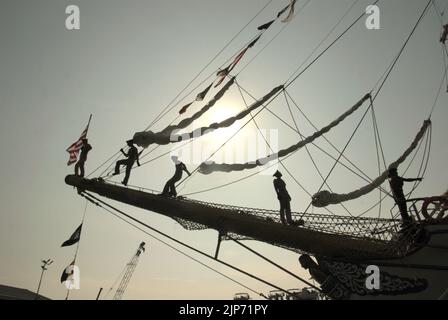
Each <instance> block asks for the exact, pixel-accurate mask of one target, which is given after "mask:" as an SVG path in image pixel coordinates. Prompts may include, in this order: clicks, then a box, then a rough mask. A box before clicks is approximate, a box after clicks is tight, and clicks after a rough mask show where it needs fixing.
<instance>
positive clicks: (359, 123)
mask: <svg viewBox="0 0 448 320" xmlns="http://www.w3.org/2000/svg"><path fill="white" fill-rule="evenodd" d="M431 3H432V0H429V1H428V3H427V4H426V6H425V8H424V9H423V11H422V13H421V14H420V17H419V18H418V20H417V23H416V24H415V25H414V27H413V28H412V30H411V33H410V34H409V36H408V37H407V39H406V41H405V42H404V44H403V46H402V47H401V49H400V51H399V53H398V55H397V57H396V58H395V60H394V62H393V63H392V66H391V68H390V69H389V71H388V72H387V74H386V76H385V78H384V79H383V81H382V83H381V85H380V87H379V88H378V91H376V93H375V95H374V96H373V97H372V98H371V104H370V107H369V108H368V109H367V110H366V112H365V113H364V115H363V116H362V118H361V120H360V121H359V122H358V125H357V126H356V127H355V130H354V131H353V133H352V135H351V136H350V138H349V140H348V141H347V143H346V145H345V147H344V149H343V150H342V152H341V155H340V156H339V158H338V160H337V161H336V162H335V163H334V165H333V166H332V168H331V169H330V171H329V173H328V175H327V177H326V180H328V178H329V177H330V176H331V174H332V173H333V171H334V169H335V168H336V166H337V164H338V162H339V160H340V158H341V157H342V154H343V153H344V152H345V150H346V149H347V147H348V146H349V145H350V143H351V141H352V139H353V137H354V136H355V134H356V132H357V131H358V129H359V127H360V126H361V123H362V122H363V120H364V118H365V116H366V115H367V112H368V111H369V109H370V108H371V107H372V105H373V102H374V101H375V99H376V98H377V97H378V95H379V93H380V92H381V89H382V88H383V86H384V84H385V83H386V81H387V79H388V78H389V76H390V74H391V73H392V70H393V69H394V67H395V65H396V64H397V62H398V60H399V59H400V57H401V55H402V53H403V51H404V49H405V48H406V46H407V44H408V43H409V40H410V39H411V37H412V35H413V34H414V32H415V30H416V29H417V27H418V25H419V24H420V22H421V21H422V19H423V17H424V16H425V14H426V12H427V10H428V8H429V6H430V5H431ZM323 186H324V183H322V185H321V186H320V188H319V190H318V191H317V193H316V194H319V193H321V190H322V188H323ZM312 204H313V200H311V201H310V203H309V205H308V207H307V208H306V210H305V211H304V212H307V211H308V209H309V208H310V206H311V205H312Z"/></svg>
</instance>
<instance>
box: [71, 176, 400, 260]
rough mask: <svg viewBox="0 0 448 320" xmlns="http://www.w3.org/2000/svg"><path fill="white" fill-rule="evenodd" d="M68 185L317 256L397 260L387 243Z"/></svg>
mask: <svg viewBox="0 0 448 320" xmlns="http://www.w3.org/2000/svg"><path fill="white" fill-rule="evenodd" d="M65 182H66V184H68V185H70V186H73V187H76V188H78V189H79V190H81V191H90V192H93V193H96V194H98V195H100V196H103V197H106V198H109V199H112V200H115V201H119V202H122V203H126V204H129V205H131V206H134V207H138V208H141V209H145V210H149V211H153V212H156V213H159V214H162V215H165V216H167V217H170V218H180V219H184V220H187V221H191V222H195V223H199V224H202V225H205V226H207V227H208V228H210V229H215V230H217V231H219V232H221V233H224V234H225V233H235V234H239V235H242V236H246V237H249V238H252V239H254V240H258V241H262V242H267V243H271V244H273V245H277V246H282V247H287V248H291V249H296V250H300V251H304V252H309V253H312V254H315V255H320V256H326V257H347V258H350V259H360V258H362V259H366V258H368V259H373V258H377V259H378V258H392V257H396V256H395V255H394V254H393V253H392V251H390V250H387V246H388V242H387V241H371V240H370V241H369V240H365V239H361V238H354V237H349V236H343V235H337V234H330V233H324V232H319V231H315V230H309V229H306V228H304V227H297V226H286V225H282V224H280V223H275V222H272V221H268V220H265V219H263V218H261V217H257V216H254V215H250V214H245V213H244V212H241V211H238V210H235V209H226V208H220V207H217V206H212V205H211V204H210V205H207V204H204V203H198V202H195V201H191V200H188V199H186V198H169V197H164V196H161V195H157V194H152V193H147V192H143V191H139V190H133V189H129V188H125V187H121V186H116V185H113V184H109V183H106V182H104V181H98V180H89V179H85V178H81V177H79V176H75V175H68V176H67V177H66V178H65Z"/></svg>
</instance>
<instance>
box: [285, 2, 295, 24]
mask: <svg viewBox="0 0 448 320" xmlns="http://www.w3.org/2000/svg"><path fill="white" fill-rule="evenodd" d="M296 1H297V0H291V3H290V4H289V13H288V15H287V16H286V18H285V19H283V20H282V22H289V21H291V20H292V18H293V17H294V6H295V4H296Z"/></svg>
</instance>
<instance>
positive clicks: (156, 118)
mask: <svg viewBox="0 0 448 320" xmlns="http://www.w3.org/2000/svg"><path fill="white" fill-rule="evenodd" d="M272 1H273V0H269V1H268V2H267V3H266V4H265V5H264V6H263V7H262V8H261V9H260V10H259V11H258V12H257V13H256V14H255V16H253V17H252V18H251V19H250V20H249V22H247V23H246V24H245V25H244V26H243V27H242V28H241V29H240V30H239V31H238V32H237V33H236V34H235V35H234V36H233V37H232V38H231V39H230V40H229V41H228V42H227V43H226V44H225V45H224V47H223V48H222V49H221V50H219V51H218V52H217V53H216V54H215V56H214V57H213V58H212V59H211V60H210V61H209V62H208V63H207V64H206V65H205V66H204V67H203V68H202V69H201V70H200V71H199V72H198V73H197V74H196V75H195V76H194V77H193V79H192V80H190V82H189V83H188V84H187V85H186V86H185V87H184V88H183V89H182V90H181V91H180V92H179V93H178V94H177V95H176V96H175V97H174V98H173V99H172V100H171V101H170V102H169V103H168V104H167V105H166V107H164V108H163V109H162V111H161V112H160V113H159V114H158V115H157V116H156V117H155V118H154V120H153V121H152V122H151V123H150V124H149V125H148V126H147V127H146V129H145V131H146V130H148V129H150V128H151V127H152V126H153V125H155V124H156V123H157V122H158V121H160V120H161V119H162V118H163V117H164V116H165V115H166V114H167V113H168V112H169V111H170V110H172V109H173V108H174V107H176V106H177V105H178V104H179V103H180V102H181V101H182V100H183V99H185V98H186V96H185V97H184V98H182V99H181V100H179V101H178V102H177V103H176V104H175V105H174V106H172V107H171V109H170V110H169V111H168V112H165V111H166V110H167V109H168V108H169V107H170V105H171V104H172V103H174V102H175V101H176V99H177V98H178V97H179V96H180V95H181V94H182V93H183V92H185V90H186V89H187V88H188V87H189V86H190V85H191V84H192V83H193V82H194V81H195V80H196V79H197V78H198V77H199V76H200V75H201V74H202V73H203V72H204V71H205V70H206V69H207V68H208V67H209V66H210V65H211V64H212V63H213V62H214V61H215V60H216V59H217V58H218V57H219V55H220V54H221V53H223V52H224V50H226V49H227V48H228V47H229V45H230V44H231V43H232V42H233V41H234V40H235V39H236V38H237V37H238V36H239V35H240V34H241V33H242V32H243V31H244V30H245V29H246V28H247V27H248V26H249V25H250V24H251V23H252V22H253V21H254V20H255V19H256V18H257V17H258V16H259V15H260V14H261V13H262V12H263V11H264V9H266V8H267V7H268V6H269V5H270V4H271V3H272ZM228 61H230V59H228V60H227V61H226V62H225V63H227V62H228ZM225 63H224V64H225ZM224 64H223V65H224ZM214 74H215V72H213V73H212V74H211V75H210V76H209V77H207V79H205V80H204V81H202V82H201V83H200V84H199V85H197V87H195V88H194V89H193V90H192V91H191V92H193V91H194V90H196V89H197V88H198V87H199V86H200V85H202V84H203V83H204V82H205V81H207V80H208V79H209V78H211V77H212V76H213V75H214ZM191 92H189V93H188V95H189V94H191ZM188 95H187V96H188ZM176 119H177V118H176ZM176 119H175V120H174V121H176ZM174 121H173V122H174ZM173 122H172V123H173ZM172 123H171V124H172ZM117 154H120V152H119V151H118V152H117V153H115V154H114V155H112V156H111V157H110V158H109V159H108V160H106V161H105V162H104V163H102V164H101V165H100V166H99V167H98V168H96V169H95V170H94V171H93V172H91V173H90V174H89V175H88V176H87V177H89V176H91V175H92V174H93V173H95V172H96V171H97V170H99V168H101V167H102V166H104V165H105V164H106V163H108V162H109V161H110V160H111V159H112V158H114V157H115V156H116V155H117ZM107 170H108V168H107V169H106V170H105V171H104V172H106V171H107ZM104 172H103V173H102V174H101V175H103V174H104Z"/></svg>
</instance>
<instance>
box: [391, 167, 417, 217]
mask: <svg viewBox="0 0 448 320" xmlns="http://www.w3.org/2000/svg"><path fill="white" fill-rule="evenodd" d="M388 177H389V184H390V189H391V190H392V195H393V197H394V200H395V203H396V204H397V206H398V209H399V210H400V214H401V218H402V219H403V221H404V222H405V223H409V222H412V218H411V216H410V215H409V213H408V206H407V204H406V197H405V196H404V192H403V184H404V182H414V181H422V179H423V178H412V179H407V178H403V177H400V176H399V175H398V170H397V168H390V169H389V175H388Z"/></svg>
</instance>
